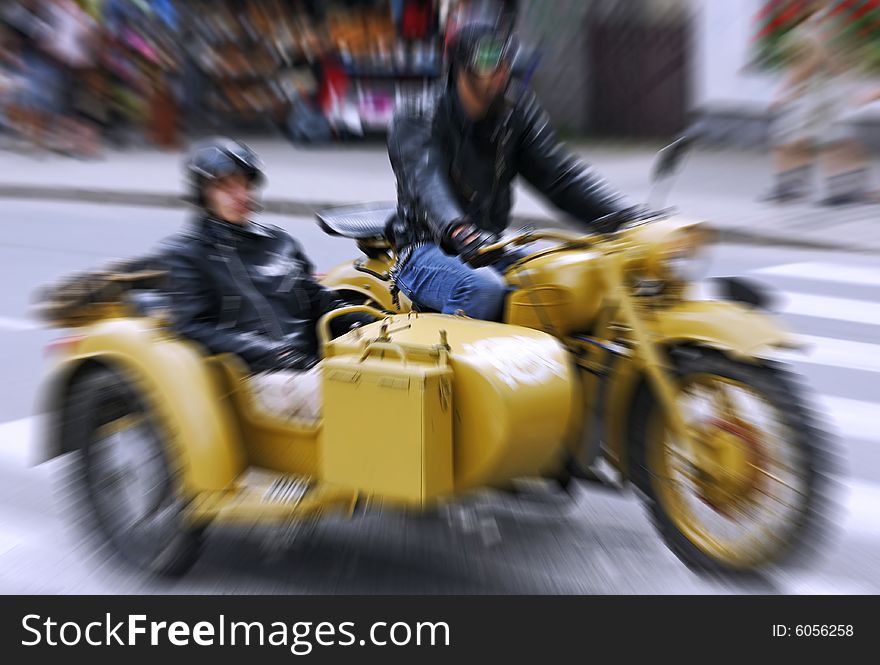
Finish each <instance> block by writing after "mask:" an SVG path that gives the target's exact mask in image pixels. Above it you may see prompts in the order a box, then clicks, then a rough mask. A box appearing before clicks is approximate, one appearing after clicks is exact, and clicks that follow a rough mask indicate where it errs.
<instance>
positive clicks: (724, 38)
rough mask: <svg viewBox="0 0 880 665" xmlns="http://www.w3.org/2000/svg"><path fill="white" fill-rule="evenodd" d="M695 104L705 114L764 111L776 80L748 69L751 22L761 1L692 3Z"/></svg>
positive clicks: (769, 74) (772, 76)
mask: <svg viewBox="0 0 880 665" xmlns="http://www.w3.org/2000/svg"><path fill="white" fill-rule="evenodd" d="M694 3H695V5H697V7H696V12H697V15H696V26H695V27H696V30H695V33H696V34H695V35H694V39H695V49H694V61H693V67H694V71H693V76H694V100H693V102H694V106H695V107H696V108H697V109H699V110H702V111H727V110H734V111H740V110H741V111H754V112H759V113H760V112H763V111H764V110H766V108H767V105H768V104H769V103H770V102H771V101H772V99H773V95H774V92H775V90H776V86H777V81H776V79H777V77H776V76H775V75H774V74H772V73H763V72H755V71H748V70H745V69H744V68H745V67H746V65H747V64H748V59H749V40H750V39H751V37H752V31H753V27H752V21H753V20H754V16H755V14H756V13H757V12H758V8H759V7H760V5H761V1H760V0H694Z"/></svg>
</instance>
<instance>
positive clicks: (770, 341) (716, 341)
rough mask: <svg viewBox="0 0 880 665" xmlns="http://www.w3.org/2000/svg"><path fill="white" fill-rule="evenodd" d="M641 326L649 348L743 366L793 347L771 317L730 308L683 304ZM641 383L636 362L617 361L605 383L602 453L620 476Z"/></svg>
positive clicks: (737, 305)
mask: <svg viewBox="0 0 880 665" xmlns="http://www.w3.org/2000/svg"><path fill="white" fill-rule="evenodd" d="M646 323H647V324H648V325H649V331H650V333H651V337H652V339H653V341H654V343H655V344H658V345H659V346H661V347H663V348H666V349H670V348H673V347H676V346H688V345H692V346H701V347H704V348H709V349H716V350H718V351H721V352H723V353H725V354H727V355H729V356H731V357H733V358H735V359H737V360H741V361H744V362H757V361H759V360H760V359H762V358H767V357H769V356H770V355H772V353H773V352H774V350H777V349H780V348H794V347H796V346H797V342H796V341H795V340H794V338H793V337H792V336H791V335H790V333H788V332H787V331H786V330H784V329H783V328H782V327H781V326H780V325H779V324H778V323H777V322H776V320H775V319H774V318H773V317H772V316H770V315H769V314H767V313H765V312H763V311H761V310H758V309H755V308H754V307H750V306H747V305H743V304H740V303H735V302H728V301H715V300H706V301H702V300H700V301H684V302H682V303H680V304H678V305H675V306H673V307H671V308H668V309H662V310H658V311H657V312H656V313H655V316H654V318H653V320H652V321H650V322H648V321H647V320H646ZM642 377H643V373H642V369H641V365H640V362H639V360H638V359H635V358H634V359H625V358H621V359H619V360H618V362H617V364H616V365H615V367H614V368H612V371H611V374H610V377H609V381H610V385H609V387H608V402H607V405H606V409H605V423H606V430H605V434H606V436H605V441H606V446H607V448H606V453H607V454H608V457H609V459H610V461H611V462H612V463H613V464H614V465H615V466H616V467H617V468H618V469H619V470H620V471H621V472H622V473H623V474H624V475H626V473H627V469H626V467H627V460H628V454H627V426H628V423H629V419H630V418H631V417H632V413H631V411H632V405H633V400H634V399H635V392H636V390H637V388H638V386H639V384H640V383H641V381H642Z"/></svg>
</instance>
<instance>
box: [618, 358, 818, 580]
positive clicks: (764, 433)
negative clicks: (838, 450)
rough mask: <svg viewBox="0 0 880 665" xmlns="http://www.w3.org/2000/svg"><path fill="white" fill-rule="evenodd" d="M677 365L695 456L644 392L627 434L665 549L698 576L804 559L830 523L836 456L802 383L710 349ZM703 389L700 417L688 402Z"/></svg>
mask: <svg viewBox="0 0 880 665" xmlns="http://www.w3.org/2000/svg"><path fill="white" fill-rule="evenodd" d="M672 358H673V360H674V363H675V367H676V373H677V375H678V379H679V393H678V399H679V400H680V401H679V403H680V404H683V415H684V417H685V419H686V420H687V421H688V422H689V423H690V425H691V429H692V430H694V431H695V432H697V434H695V437H698V440H699V441H700V442H701V443H700V445H699V446H698V451H699V452H697V453H692V452H690V451H688V450H685V449H684V447H682V446H679V445H678V444H677V443H676V441H674V440H673V437H672V436H671V433H670V432H669V431H668V428H667V427H665V424H664V421H663V418H662V417H661V416H662V414H661V413H660V409H659V408H658V404H657V402H656V401H655V399H654V398H653V396H652V395H651V392H650V391H649V390H648V389H647V387H646V386H643V387H642V389H641V390H640V391H639V394H638V395H637V398H636V401H635V404H634V409H633V412H632V417H631V421H630V422H631V424H630V439H629V444H630V446H631V448H630V450H631V451H632V479H633V482H634V484H635V485H636V486H637V487H638V488H639V489H640V490H641V492H642V495H643V498H644V501H645V504H646V507H647V509H648V511H649V513H650V515H651V517H652V518H653V521H654V523H655V526H656V527H657V529H658V531H659V532H660V534H661V536H662V537H663V539H664V540H665V542H666V544H667V545H668V546H669V548H670V549H671V550H672V551H673V553H675V554H676V556H678V558H679V559H681V560H682V561H683V562H684V563H685V564H686V565H687V566H688V567H690V568H691V569H693V570H695V571H696V572H701V573H710V574H719V575H724V576H731V575H732V576H737V575H750V574H755V573H759V572H763V571H765V570H767V569H770V568H774V567H780V566H791V565H795V564H797V563H801V562H802V561H803V560H804V559H805V556H806V555H808V554H812V553H813V552H814V550H815V547H816V546H817V545H821V544H822V540H823V534H824V532H825V531H826V530H827V528H828V523H829V520H828V512H829V510H830V508H831V501H830V496H829V494H830V490H831V486H832V484H831V481H830V474H831V470H832V457H831V455H830V448H829V442H828V441H827V439H826V437H825V436H824V435H823V434H822V433H821V431H820V430H819V429H818V428H817V427H816V425H815V423H814V422H813V417H812V413H811V411H810V410H809V408H808V407H807V405H806V403H805V401H804V398H803V396H802V395H801V391H800V390H799V389H798V386H797V383H796V381H795V380H794V379H793V377H792V376H791V375H790V374H789V373H788V372H787V371H786V370H785V369H784V368H783V367H782V366H781V365H777V364H764V365H753V364H749V363H744V362H737V361H734V360H732V359H730V358H728V357H727V356H725V355H723V354H721V353H717V352H713V351H708V350H703V349H693V348H687V349H681V350H679V352H675V353H673V354H672ZM701 391H705V395H706V396H708V398H709V399H708V402H707V404H708V405H709V406H708V407H707V408H705V409H703V410H702V411H701V410H700V403H699V402H696V403H694V404H691V403H690V402H687V403H686V401H687V400H694V399H695V398H698V397H700V396H701ZM738 393H742V395H739V394H738ZM734 397H736V399H734ZM747 398H748V399H747ZM737 400H742V401H741V402H739V401H737ZM749 400H751V401H749ZM719 405H723V406H724V408H723V409H716V407H717V406H719ZM703 406H706V405H705V404H704V405H703ZM759 406H760V407H762V408H765V409H766V410H767V411H769V412H770V413H771V416H772V422H771V421H770V420H768V419H766V418H764V417H763V416H765V415H766V414H765V413H763V412H762V411H761V409H760V408H759Z"/></svg>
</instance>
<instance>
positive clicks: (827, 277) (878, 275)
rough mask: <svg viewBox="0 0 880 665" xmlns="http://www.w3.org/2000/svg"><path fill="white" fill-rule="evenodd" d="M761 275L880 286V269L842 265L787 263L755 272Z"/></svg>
mask: <svg viewBox="0 0 880 665" xmlns="http://www.w3.org/2000/svg"><path fill="white" fill-rule="evenodd" d="M754 272H755V273H756V274H760V275H779V276H781V277H795V278H799V279H805V280H809V281H818V282H835V283H838V284H855V285H864V286H880V269H877V268H867V267H862V266H848V265H844V264H840V263H785V264H782V265H778V266H770V267H768V268H760V269H758V270H755V271H754Z"/></svg>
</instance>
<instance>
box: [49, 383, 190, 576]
mask: <svg viewBox="0 0 880 665" xmlns="http://www.w3.org/2000/svg"><path fill="white" fill-rule="evenodd" d="M64 412H65V421H64V424H63V436H64V439H65V440H64V445H65V449H67V450H73V451H75V454H76V456H77V459H76V460H74V463H73V465H72V467H71V472H72V474H73V481H74V483H75V485H76V487H77V492H78V494H79V496H81V497H82V498H83V499H84V503H85V506H84V507H85V508H86V509H87V510H88V512H89V513H90V518H91V519H89V522H90V523H91V525H92V526H93V527H94V530H95V531H97V535H98V536H99V539H100V540H101V541H103V542H104V543H106V544H107V545H109V546H110V548H111V549H112V550H113V551H114V552H115V553H116V554H118V555H120V556H121V557H122V559H124V560H125V561H126V562H127V563H129V564H132V565H135V566H137V567H138V568H142V569H144V570H147V571H149V572H150V573H153V574H155V575H161V576H171V577H176V576H180V575H182V574H184V573H185V572H187V571H188V570H189V569H190V568H191V567H192V565H193V564H194V563H195V562H196V560H197V559H198V557H199V555H200V553H201V545H202V535H203V529H202V528H197V527H193V526H190V525H187V524H186V523H185V522H184V519H183V509H184V508H185V505H186V504H185V502H184V501H183V500H182V499H181V498H180V497H179V496H178V493H177V485H176V483H175V480H174V477H173V474H172V471H171V466H170V464H169V460H168V455H167V452H166V449H165V441H164V438H163V432H162V430H161V428H160V427H159V426H158V425H157V423H156V422H155V419H154V418H153V417H152V415H151V413H150V410H149V408H148V407H147V406H146V404H145V402H144V400H143V399H142V397H141V396H140V395H139V393H138V390H137V388H136V387H135V386H134V385H133V384H132V383H131V382H130V381H128V380H126V379H125V378H124V377H123V376H122V375H121V374H120V373H118V372H116V371H114V370H112V369H110V368H107V367H98V368H94V369H92V370H91V371H89V372H88V373H87V374H86V375H85V376H83V377H81V378H79V379H78V380H77V381H76V382H75V383H74V385H73V387H72V389H71V391H70V394H69V397H68V402H67V404H66V405H65V407H64ZM125 417H130V418H136V419H137V422H138V423H139V424H138V425H137V427H136V428H132V429H136V430H137V444H136V445H135V443H134V442H133V440H131V439H126V440H124V441H123V442H122V443H119V442H117V443H116V444H115V446H113V454H111V452H110V450H109V448H110V447H111V446H108V444H107V443H106V440H105V439H102V438H101V437H100V431H101V428H102V427H104V426H106V425H108V424H109V423H113V422H115V421H118V420H119V419H121V418H125ZM125 447H128V448H132V447H137V448H140V452H141V453H144V454H143V455H142V456H141V458H142V460H143V461H144V463H143V464H140V465H138V466H137V472H136V473H135V474H129V476H131V475H134V476H136V478H132V477H128V478H124V479H123V478H120V473H121V470H120V469H119V468H116V469H111V467H112V466H113V465H111V464H108V461H109V458H110V457H111V456H114V455H115V453H116V452H118V451H119V450H121V449H123V448H125ZM126 471H130V469H126ZM122 480H126V482H120V481H122ZM135 480H136V481H137V482H135ZM145 481H146V482H149V485H148V487H147V488H146V490H144V491H139V490H141V489H143V487H140V485H141V484H142V483H143V482H145ZM136 486H137V487H138V489H134V488H135V487H136ZM126 494H127V495H128V496H129V497H130V496H131V495H134V496H135V497H137V496H140V498H141V499H142V500H143V501H144V507H143V510H142V511H141V514H139V515H137V519H135V520H134V521H131V520H130V518H131V517H132V513H131V512H128V513H126V508H131V505H130V504H131V501H127V500H126V499H125V498H124V496H123V495H126ZM126 503H127V504H129V505H128V506H126V505H125V504H126Z"/></svg>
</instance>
